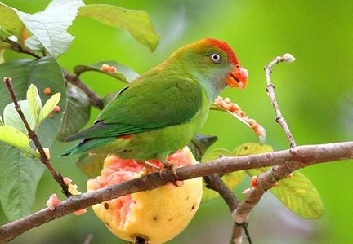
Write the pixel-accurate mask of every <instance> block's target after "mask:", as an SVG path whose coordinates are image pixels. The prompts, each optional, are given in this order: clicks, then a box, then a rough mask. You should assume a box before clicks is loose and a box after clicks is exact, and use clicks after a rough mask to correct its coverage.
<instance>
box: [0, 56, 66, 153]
mask: <svg viewBox="0 0 353 244" xmlns="http://www.w3.org/2000/svg"><path fill="white" fill-rule="evenodd" d="M4 76H8V77H11V78H12V85H13V88H14V91H15V93H16V96H17V99H18V100H23V99H25V98H26V94H27V90H28V87H29V85H30V84H34V85H35V86H36V87H37V88H38V93H39V96H40V98H41V100H42V102H43V103H45V102H46V101H47V99H48V98H49V96H47V95H45V94H44V93H43V90H44V89H45V88H47V87H49V88H50V89H51V90H52V93H53V94H55V93H58V92H59V93H60V94H61V99H60V102H59V104H58V105H59V106H60V107H61V108H65V104H66V88H65V82H64V78H63V74H62V71H61V68H60V66H59V64H58V63H57V62H56V61H55V60H54V59H52V58H50V57H47V58H43V59H40V60H28V59H26V60H16V61H12V62H6V63H3V64H1V65H0V77H4ZM0 87H1V88H0V111H3V109H4V108H5V106H6V105H7V104H9V103H12V100H11V97H10V95H9V92H8V90H7V89H5V84H4V83H2V84H0ZM53 114H54V117H52V118H48V119H46V120H44V121H43V123H42V124H41V125H40V126H39V127H38V131H37V133H38V136H39V139H40V141H41V143H42V145H43V146H44V147H48V148H50V145H51V143H52V142H53V141H54V140H55V137H56V133H57V130H58V128H59V125H60V122H61V117H62V114H63V112H60V113H53ZM25 133H26V132H25Z"/></svg>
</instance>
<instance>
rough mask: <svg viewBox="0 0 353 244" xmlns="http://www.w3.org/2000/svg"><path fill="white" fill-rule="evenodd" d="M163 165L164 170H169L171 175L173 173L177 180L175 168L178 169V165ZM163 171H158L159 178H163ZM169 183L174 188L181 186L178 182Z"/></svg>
mask: <svg viewBox="0 0 353 244" xmlns="http://www.w3.org/2000/svg"><path fill="white" fill-rule="evenodd" d="M163 164H164V170H171V171H172V173H173V175H174V176H175V178H178V176H177V172H176V170H177V168H178V165H176V164H172V163H169V162H167V163H163ZM164 170H161V171H159V175H160V176H161V177H163V171H164ZM170 183H172V184H173V185H174V186H176V187H178V186H180V185H181V184H180V181H178V180H175V181H171V182H170Z"/></svg>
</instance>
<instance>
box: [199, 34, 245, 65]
mask: <svg viewBox="0 0 353 244" xmlns="http://www.w3.org/2000/svg"><path fill="white" fill-rule="evenodd" d="M206 41H207V42H208V43H210V44H211V45H213V46H217V47H219V48H220V49H222V50H223V51H225V52H226V54H227V57H228V62H229V63H231V64H234V65H238V64H239V61H238V58H237V56H236V55H235V53H234V51H233V49H232V48H231V47H230V46H229V45H228V43H226V42H224V41H221V40H218V39H215V38H207V39H206Z"/></svg>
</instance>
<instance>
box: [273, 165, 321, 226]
mask: <svg viewBox="0 0 353 244" xmlns="http://www.w3.org/2000/svg"><path fill="white" fill-rule="evenodd" d="M270 192H271V193H272V194H274V195H275V196H276V197H277V198H278V200H279V201H280V202H281V203H283V204H284V206H286V207H287V208H288V209H289V210H291V211H292V212H293V213H295V214H297V215H299V216H300V217H303V218H309V219H314V218H319V217H320V216H321V215H322V214H323V212H324V205H323V203H322V201H321V198H320V195H319V192H318V191H317V190H316V188H315V186H314V185H313V184H312V183H311V182H310V180H309V179H308V178H306V177H305V176H304V175H303V174H301V173H300V172H298V171H295V172H294V174H293V177H292V178H286V179H283V180H281V181H280V182H279V186H278V187H273V188H271V189H270Z"/></svg>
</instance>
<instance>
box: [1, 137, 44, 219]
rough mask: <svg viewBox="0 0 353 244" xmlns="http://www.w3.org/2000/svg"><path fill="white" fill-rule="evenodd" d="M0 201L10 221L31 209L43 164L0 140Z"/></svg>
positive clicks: (25, 214) (22, 215)
mask: <svg viewBox="0 0 353 244" xmlns="http://www.w3.org/2000/svg"><path fill="white" fill-rule="evenodd" d="M0 168H1V170H0V203H1V205H2V209H3V212H4V213H5V215H6V217H7V218H8V219H9V220H10V221H14V220H16V219H19V218H21V217H24V216H27V215H29V214H30V213H32V211H33V205H34V199H35V195H36V189H37V185H38V181H39V179H40V177H41V176H42V174H43V172H44V169H45V166H44V165H43V164H42V163H40V162H39V161H38V160H37V159H34V158H31V157H28V156H25V154H24V153H22V152H21V151H20V149H18V148H15V147H13V146H11V145H8V144H5V143H2V142H0Z"/></svg>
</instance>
